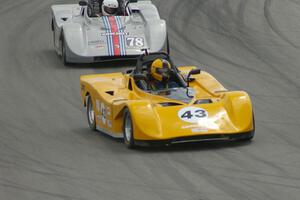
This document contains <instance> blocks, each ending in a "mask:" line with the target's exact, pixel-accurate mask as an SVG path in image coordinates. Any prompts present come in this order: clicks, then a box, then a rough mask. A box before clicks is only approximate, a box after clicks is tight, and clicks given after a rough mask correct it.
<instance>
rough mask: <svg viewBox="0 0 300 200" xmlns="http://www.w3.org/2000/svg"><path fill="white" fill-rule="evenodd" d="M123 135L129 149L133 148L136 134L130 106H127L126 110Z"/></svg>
mask: <svg viewBox="0 0 300 200" xmlns="http://www.w3.org/2000/svg"><path fill="white" fill-rule="evenodd" d="M123 136H124V143H125V145H126V146H127V147H128V148H129V149H133V148H134V147H135V144H134V136H133V125H132V118H131V114H130V112H129V110H128V108H126V109H125V111H124V123H123Z"/></svg>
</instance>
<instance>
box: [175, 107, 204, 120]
mask: <svg viewBox="0 0 300 200" xmlns="http://www.w3.org/2000/svg"><path fill="white" fill-rule="evenodd" d="M178 117H179V118H180V119H181V120H182V121H185V122H189V123H197V122H199V121H200V120H202V119H206V118H208V113H207V111H206V110H204V109H203V108H197V107H185V108H182V109H181V110H179V112H178Z"/></svg>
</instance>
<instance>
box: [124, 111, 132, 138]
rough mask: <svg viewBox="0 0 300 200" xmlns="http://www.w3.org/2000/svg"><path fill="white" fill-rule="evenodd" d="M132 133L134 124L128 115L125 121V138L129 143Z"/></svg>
mask: <svg viewBox="0 0 300 200" xmlns="http://www.w3.org/2000/svg"><path fill="white" fill-rule="evenodd" d="M131 133H132V123H131V118H130V116H129V115H128V114H127V116H126V120H125V137H126V140H127V141H128V142H130V141H131Z"/></svg>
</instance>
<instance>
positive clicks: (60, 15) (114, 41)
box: [51, 0, 167, 63]
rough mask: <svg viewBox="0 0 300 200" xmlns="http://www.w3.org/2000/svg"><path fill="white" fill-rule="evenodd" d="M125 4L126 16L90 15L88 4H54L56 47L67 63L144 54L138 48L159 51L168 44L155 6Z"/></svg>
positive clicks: (144, 3)
mask: <svg viewBox="0 0 300 200" xmlns="http://www.w3.org/2000/svg"><path fill="white" fill-rule="evenodd" d="M128 7H129V10H130V14H129V15H128V16H124V15H122V16H116V17H103V16H98V17H89V15H88V7H87V6H80V5H79V4H62V5H53V6H52V7H51V9H52V30H53V37H54V47H55V50H56V51H57V53H58V54H59V55H63V54H65V61H66V62H68V63H92V62H97V61H101V60H104V59H115V58H128V57H135V56H138V55H140V54H143V51H142V50H141V49H148V51H149V52H159V51H161V50H162V49H163V48H164V46H165V44H166V43H167V31H166V22H165V21H164V20H162V19H160V16H159V13H158V10H157V8H156V6H155V5H154V4H152V2H151V1H149V0H143V1H138V2H136V3H129V6H128ZM111 21H113V24H112V23H111ZM114 25H117V26H116V27H115V28H117V30H116V29H114ZM63 43H64V48H65V50H64V51H65V52H64V51H63V50H62V49H63V48H62V46H63Z"/></svg>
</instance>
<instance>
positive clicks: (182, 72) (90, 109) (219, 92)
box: [80, 53, 255, 148]
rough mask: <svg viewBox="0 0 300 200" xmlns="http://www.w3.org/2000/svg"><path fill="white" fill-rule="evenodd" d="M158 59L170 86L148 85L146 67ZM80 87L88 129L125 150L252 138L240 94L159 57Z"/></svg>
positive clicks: (249, 113)
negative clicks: (120, 143)
mask: <svg viewBox="0 0 300 200" xmlns="http://www.w3.org/2000/svg"><path fill="white" fill-rule="evenodd" d="M158 59H163V60H167V61H168V62H169V63H170V69H169V73H171V76H170V77H169V78H168V82H172V83H173V86H167V87H165V88H158V89H157V88H156V89H155V88H153V87H152V86H151V78H150V74H151V70H152V69H151V65H152V64H153V62H154V61H156V60H158ZM160 70H161V69H158V70H157V71H158V72H159V71H160ZM80 84H81V98H82V102H83V105H84V106H85V107H86V108H87V109H86V110H87V118H88V123H89V126H90V128H91V129H92V130H98V131H101V132H103V133H106V134H108V135H110V136H112V137H114V138H122V139H124V143H125V144H126V145H127V146H128V147H129V148H133V147H135V146H144V145H149V144H174V143H184V142H197V141H210V140H213V141H214V140H229V141H231V140H251V139H252V138H253V137H254V132H255V122H254V116H253V108H252V104H251V100H250V97H249V95H248V94H247V93H246V92H243V91H228V90H226V89H225V88H224V87H223V86H222V85H221V84H220V83H219V82H218V81H217V80H216V79H215V78H214V77H213V76H211V75H210V74H209V73H207V72H204V71H201V70H200V69H198V68H197V67H194V66H181V67H176V66H175V65H174V64H173V62H172V61H171V59H170V57H169V55H168V54H165V53H152V54H145V55H142V56H140V57H139V58H138V60H137V65H136V67H135V68H134V69H131V70H128V71H126V72H125V73H111V74H95V75H85V76H81V77H80Z"/></svg>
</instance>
